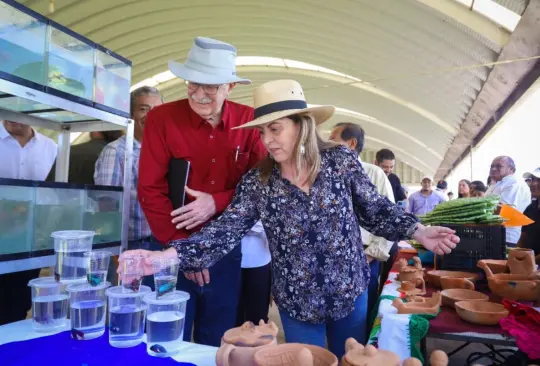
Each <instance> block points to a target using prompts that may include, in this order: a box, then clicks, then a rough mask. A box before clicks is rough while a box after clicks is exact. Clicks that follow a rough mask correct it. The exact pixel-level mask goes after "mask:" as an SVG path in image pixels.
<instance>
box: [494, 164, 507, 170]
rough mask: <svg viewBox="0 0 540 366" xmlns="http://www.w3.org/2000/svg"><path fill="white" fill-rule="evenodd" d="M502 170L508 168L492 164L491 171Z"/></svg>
mask: <svg viewBox="0 0 540 366" xmlns="http://www.w3.org/2000/svg"><path fill="white" fill-rule="evenodd" d="M502 168H506V165H501V164H491V169H492V170H501V169H502Z"/></svg>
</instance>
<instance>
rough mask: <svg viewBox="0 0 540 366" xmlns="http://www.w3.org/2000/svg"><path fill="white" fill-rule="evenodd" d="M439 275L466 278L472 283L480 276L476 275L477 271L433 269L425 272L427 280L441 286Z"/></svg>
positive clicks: (432, 284)
mask: <svg viewBox="0 0 540 366" xmlns="http://www.w3.org/2000/svg"><path fill="white" fill-rule="evenodd" d="M441 277H453V278H466V279H468V280H469V281H471V282H473V283H474V282H476V280H478V279H479V278H480V275H478V274H477V273H472V272H461V271H441V270H434V271H428V272H427V280H428V282H429V283H430V284H431V286H433V287H438V288H440V287H441Z"/></svg>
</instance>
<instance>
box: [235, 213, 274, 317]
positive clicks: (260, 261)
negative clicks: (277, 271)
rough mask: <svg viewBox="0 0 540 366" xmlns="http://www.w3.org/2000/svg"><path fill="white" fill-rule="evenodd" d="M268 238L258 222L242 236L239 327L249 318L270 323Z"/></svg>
mask: <svg viewBox="0 0 540 366" xmlns="http://www.w3.org/2000/svg"><path fill="white" fill-rule="evenodd" d="M271 259H272V258H271V255H270V248H269V246H268V240H267V238H266V234H265V232H264V228H263V225H262V223H261V222H260V221H258V222H257V223H256V224H255V225H254V226H253V227H252V228H251V230H250V231H249V232H248V233H247V234H246V236H244V237H243V238H242V263H241V266H242V286H241V289H240V299H239V301H238V315H237V319H236V323H237V325H238V326H240V325H242V324H243V323H244V322H246V321H250V322H253V323H255V324H259V321H261V320H264V321H265V322H268V309H269V307H270V292H271V285H272V275H271V273H272V264H271V263H270V262H271Z"/></svg>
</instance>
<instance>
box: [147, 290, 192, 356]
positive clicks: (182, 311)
mask: <svg viewBox="0 0 540 366" xmlns="http://www.w3.org/2000/svg"><path fill="white" fill-rule="evenodd" d="M143 300H144V302H145V303H146V304H147V305H148V309H147V310H146V351H147V352H148V354H149V355H151V356H157V357H170V356H172V355H174V354H176V353H178V352H179V351H180V347H181V345H182V342H183V339H184V321H185V317H186V305H187V302H188V300H189V294H188V293H186V292H183V291H176V290H175V291H173V292H170V293H168V294H166V295H163V296H160V297H159V298H156V292H151V293H148V294H146V295H145V296H144V298H143Z"/></svg>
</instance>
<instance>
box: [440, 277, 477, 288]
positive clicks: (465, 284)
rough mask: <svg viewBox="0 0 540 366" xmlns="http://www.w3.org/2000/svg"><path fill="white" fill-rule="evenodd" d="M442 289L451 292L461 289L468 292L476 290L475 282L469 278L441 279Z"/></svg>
mask: <svg viewBox="0 0 540 366" xmlns="http://www.w3.org/2000/svg"><path fill="white" fill-rule="evenodd" d="M440 281H441V287H442V288H443V290H449V289H452V288H460V289H466V290H474V282H472V281H471V280H469V279H467V278H459V277H441V278H440Z"/></svg>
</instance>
